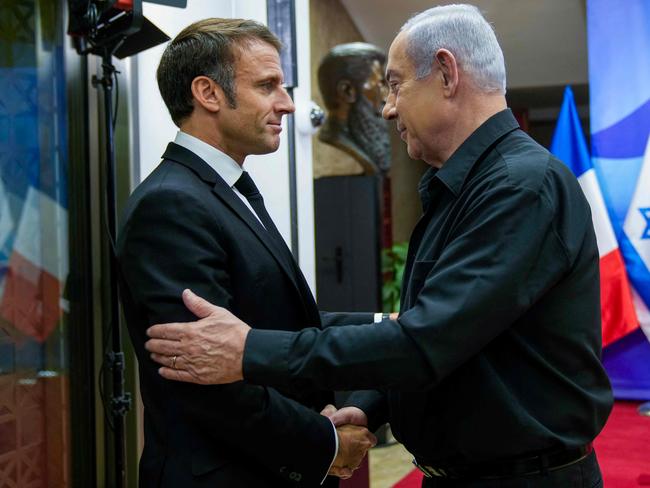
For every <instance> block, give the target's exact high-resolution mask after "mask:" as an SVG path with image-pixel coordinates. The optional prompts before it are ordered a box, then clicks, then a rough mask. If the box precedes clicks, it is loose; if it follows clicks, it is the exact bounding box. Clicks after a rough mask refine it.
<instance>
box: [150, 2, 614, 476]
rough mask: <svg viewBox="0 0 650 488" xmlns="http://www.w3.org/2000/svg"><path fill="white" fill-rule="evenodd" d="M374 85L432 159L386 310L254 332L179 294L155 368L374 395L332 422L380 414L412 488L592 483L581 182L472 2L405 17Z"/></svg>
mask: <svg viewBox="0 0 650 488" xmlns="http://www.w3.org/2000/svg"><path fill="white" fill-rule="evenodd" d="M386 78H387V80H388V82H389V86H390V94H389V96H388V100H387V102H386V106H385V107H384V112H383V115H384V117H385V118H387V119H393V120H395V121H396V123H397V129H398V130H399V131H400V134H401V137H402V139H403V140H404V141H406V144H407V146H408V153H409V155H410V156H411V157H412V158H414V159H423V160H424V161H425V162H427V163H428V164H429V165H430V166H431V168H430V169H429V170H428V171H427V173H426V174H425V175H424V176H423V178H422V181H421V182H420V186H419V191H420V196H421V200H422V207H423V214H422V217H421V219H420V221H419V222H418V223H417V225H416V227H415V229H414V231H413V234H412V236H411V240H410V243H409V251H408V257H407V262H406V267H405V271H404V282H403V286H402V297H401V304H402V309H401V311H400V316H399V318H398V319H397V320H386V321H383V322H382V323H379V324H375V325H369V326H364V325H356V326H344V327H332V328H329V329H326V330H318V329H306V330H302V331H299V332H286V331H269V330H251V329H249V328H248V326H247V325H246V324H245V323H242V322H241V321H240V320H238V319H237V318H236V317H234V316H232V314H230V313H229V312H227V311H225V310H223V309H220V308H218V307H214V306H211V305H210V304H209V303H207V302H205V301H203V300H201V299H200V298H198V297H196V296H195V295H192V294H191V293H190V292H189V291H187V292H184V299H185V301H186V303H187V304H188V306H189V307H190V308H191V309H193V310H195V311H197V313H198V315H199V316H201V317H204V318H203V319H202V320H200V321H198V322H197V323H195V324H193V325H194V327H193V328H192V329H191V333H190V334H188V335H180V334H179V332H180V331H182V330H187V324H171V325H157V326H154V327H152V328H151V329H150V330H149V335H150V336H151V337H152V338H153V339H152V340H150V341H149V342H148V343H147V348H148V349H149V350H150V351H152V352H154V357H155V359H156V360H157V361H158V362H160V363H161V364H163V366H164V367H163V368H162V369H161V371H160V373H161V375H163V376H164V377H170V378H176V379H179V380H184V381H190V382H197V383H204V384H205V383H207V384H223V383H229V382H231V381H234V380H238V379H242V378H245V379H246V380H247V381H250V382H251V383H256V384H266V385H274V386H282V387H290V386H292V385H309V386H311V387H316V386H318V387H321V388H340V389H354V388H366V389H367V388H376V389H377V391H374V392H373V391H367V392H363V393H357V394H354V395H353V397H352V398H351V399H350V400H349V401H348V404H349V406H348V407H346V408H343V409H341V410H339V411H338V412H336V413H335V414H334V417H335V418H336V419H337V421H338V422H341V421H342V422H355V423H357V424H362V425H370V426H371V427H374V426H376V425H377V424H378V423H380V422H382V421H386V420H389V421H390V423H391V427H392V430H393V433H394V434H395V437H396V438H397V439H398V440H400V441H401V442H403V443H404V445H405V446H406V448H407V449H408V450H409V451H410V452H411V453H412V454H413V455H414V457H415V461H416V463H417V465H418V466H419V467H420V468H421V469H422V471H424V473H425V474H426V476H427V478H425V480H424V486H426V487H427V488H428V487H454V488H461V487H463V488H470V487H472V488H497V487H500V488H502V487H523V486H525V487H529V488H533V487H535V488H542V487H544V488H557V487H568V486H571V487H581V488H593V487H599V486H602V478H601V474H600V469H599V467H598V462H597V460H596V456H595V452H594V451H593V449H592V446H591V442H592V440H593V439H594V438H595V436H596V435H597V434H598V433H599V431H600V430H601V429H602V427H603V425H604V424H605V421H606V419H607V416H608V414H609V411H610V409H611V406H612V395H611V389H610V385H609V381H608V379H607V376H606V374H605V372H604V369H603V367H602V365H601V363H600V347H601V333H600V303H599V286H598V285H599V284H598V277H599V260H598V248H597V245H596V238H595V233H594V230H593V225H592V221H591V214H590V209H589V204H588V202H587V201H586V199H585V197H584V195H583V194H582V191H581V189H580V186H579V185H578V182H577V181H576V179H575V177H574V176H573V175H572V173H571V172H570V170H569V169H568V168H567V167H566V166H565V165H563V164H562V163H561V162H560V161H558V160H557V159H556V158H554V157H553V156H552V155H550V154H549V152H548V151H547V150H545V149H544V148H542V147H541V146H539V145H538V144H536V143H535V142H534V141H533V140H532V139H531V138H530V137H529V136H528V135H527V134H525V133H524V132H523V131H521V130H520V129H519V126H518V124H517V122H516V120H515V118H514V117H513V115H512V113H511V112H510V110H508V109H507V106H506V100H505V96H504V95H505V87H506V82H505V65H504V60H503V54H502V52H501V48H500V47H499V44H498V42H497V39H496V36H495V34H494V31H493V30H492V28H491V26H490V24H489V23H488V22H487V21H486V20H485V19H484V18H483V16H482V15H481V13H480V12H479V11H478V9H476V7H473V6H470V5H447V6H442V7H436V8H432V9H429V10H427V11H425V12H423V13H421V14H419V15H416V16H415V17H413V18H412V19H411V20H409V21H408V22H407V23H406V24H405V25H404V26H403V27H402V30H401V32H400V33H399V35H398V36H397V37H396V38H395V40H394V41H393V44H392V45H391V48H390V51H389V54H388V63H387V77H386ZM274 321H275V323H276V324H281V323H282V320H280V319H279V318H278V317H275V316H274ZM236 334H241V338H238V337H237V336H236ZM197 337H200V338H201V345H202V346H203V347H198V346H199V344H197V340H196V339H197ZM205 343H208V344H209V347H205V345H204V344H205ZM171 355H175V356H177V357H178V361H177V362H176V364H175V367H176V369H175V370H171V369H169V366H170V359H169V358H170V356H171Z"/></svg>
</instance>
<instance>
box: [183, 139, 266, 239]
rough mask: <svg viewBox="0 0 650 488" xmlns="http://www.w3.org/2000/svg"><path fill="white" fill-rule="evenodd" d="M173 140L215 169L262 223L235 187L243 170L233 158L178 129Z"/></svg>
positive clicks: (246, 199)
mask: <svg viewBox="0 0 650 488" xmlns="http://www.w3.org/2000/svg"><path fill="white" fill-rule="evenodd" d="M174 142H175V143H176V144H178V145H179V146H183V147H184V148H185V149H187V150H188V151H192V152H193V153H194V154H196V155H197V156H198V157H200V158H201V159H202V160H203V161H205V162H206V163H208V165H209V166H210V167H211V168H212V169H213V170H215V171H216V172H217V174H218V175H219V176H221V178H222V179H223V181H225V182H226V184H227V185H228V186H229V187H230V189H231V190H232V191H234V192H235V195H237V196H238V197H239V199H240V200H241V201H242V202H244V205H246V206H247V207H248V209H249V210H250V211H251V212H253V215H255V217H256V218H257V220H258V221H259V223H260V224H262V221H261V220H260V218H259V216H258V215H257V214H256V213H255V210H253V207H251V204H250V202H249V201H248V198H246V197H245V196H244V195H242V194H241V192H240V191H239V190H238V189H237V188H236V187H235V183H237V180H238V179H239V177H240V176H241V175H242V173H243V172H244V170H243V168H242V167H241V166H239V165H238V164H237V163H236V162H235V160H234V159H233V158H231V157H230V156H228V155H227V154H226V153H224V152H222V151H220V150H219V149H217V148H216V147H214V146H211V145H210V144H208V143H207V142H203V141H202V140H201V139H198V138H196V137H194V136H191V135H189V134H187V133H185V132H183V131H180V130H179V131H178V133H177V134H176V139H174ZM262 227H264V224H262Z"/></svg>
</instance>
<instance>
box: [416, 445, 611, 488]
mask: <svg viewBox="0 0 650 488" xmlns="http://www.w3.org/2000/svg"><path fill="white" fill-rule="evenodd" d="M602 486H603V478H602V475H601V473H600V466H598V460H597V459H596V452H595V451H592V452H591V454H589V455H588V456H587V457H586V458H584V459H583V460H582V461H579V462H577V463H575V464H572V465H570V466H567V467H565V468H561V469H558V470H555V471H549V472H548V473H546V474H544V475H543V474H538V475H532V476H521V477H517V478H500V479H492V480H481V479H479V480H464V479H463V480H461V479H448V478H424V480H423V481H422V488H439V487H440V488H602Z"/></svg>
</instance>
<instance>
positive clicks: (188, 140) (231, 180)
mask: <svg viewBox="0 0 650 488" xmlns="http://www.w3.org/2000/svg"><path fill="white" fill-rule="evenodd" d="M174 142H175V143H176V144H178V145H179V146H183V147H184V148H185V149H187V150H188V151H192V152H193V153H194V154H196V155H197V156H198V157H200V158H201V159H202V160H203V161H205V162H206V163H207V164H208V165H209V166H210V167H211V168H212V169H213V170H215V171H216V172H217V174H218V175H219V176H220V177H221V178H222V179H223V181H225V182H226V184H227V185H228V186H229V187H230V189H231V190H232V191H234V192H235V195H237V196H238V197H239V198H240V199H241V201H242V202H244V204H245V205H246V206H247V207H248V209H249V210H250V211H251V212H252V213H253V215H255V217H256V218H257V220H258V221H259V222H260V224H262V221H261V220H260V218H259V216H258V215H257V214H256V213H255V210H253V207H251V204H250V202H249V201H248V199H247V198H246V197H245V196H244V195H242V194H241V192H240V191H239V190H238V189H237V188H236V187H235V183H237V180H238V179H239V177H240V176H241V175H242V173H243V172H244V170H243V169H242V167H241V166H239V165H238V164H237V162H236V161H235V160H234V159H232V158H231V157H230V156H228V155H227V154H226V153H224V152H222V151H220V150H219V149H217V148H216V147H214V146H211V145H210V144H208V143H207V142H203V141H202V140H201V139H198V138H196V137H194V136H191V135H189V134H187V133H185V132H183V131H180V130H179V131H178V133H177V134H176V139H174ZM262 227H264V224H262ZM265 228H266V227H265ZM332 427H333V428H334V441H335V443H336V444H335V448H334V457H333V458H332V462H331V463H330V468H329V469H331V467H332V466H333V465H334V460H335V459H336V456H337V455H338V453H339V436H338V433H337V432H336V427H334V424H332ZM329 469H328V471H329ZM326 477H327V473H325V476H324V477H323V481H321V484H323V483H324V482H325V478H326Z"/></svg>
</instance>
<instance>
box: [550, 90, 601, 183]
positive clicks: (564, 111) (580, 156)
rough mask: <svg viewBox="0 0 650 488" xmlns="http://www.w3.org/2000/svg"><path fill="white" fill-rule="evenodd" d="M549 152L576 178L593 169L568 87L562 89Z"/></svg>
mask: <svg viewBox="0 0 650 488" xmlns="http://www.w3.org/2000/svg"><path fill="white" fill-rule="evenodd" d="M551 152H552V153H553V154H554V155H555V156H557V158H558V159H559V160H560V161H562V162H564V164H566V165H567V166H568V167H569V168H570V169H571V171H573V174H574V175H576V178H578V177H580V176H581V175H582V174H583V173H585V172H586V171H589V170H590V169H591V168H592V167H593V166H592V164H591V160H590V159H589V151H588V149H587V143H586V142H585V135H584V133H583V132H582V125H580V117H579V116H578V110H577V109H576V103H575V100H574V98H573V90H571V87H570V86H567V87H566V88H565V89H564V100H563V101H562V108H561V109H560V115H559V116H558V118H557V125H556V126H555V132H554V133H553V140H552V142H551Z"/></svg>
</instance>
